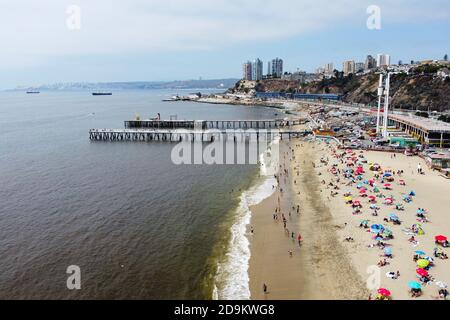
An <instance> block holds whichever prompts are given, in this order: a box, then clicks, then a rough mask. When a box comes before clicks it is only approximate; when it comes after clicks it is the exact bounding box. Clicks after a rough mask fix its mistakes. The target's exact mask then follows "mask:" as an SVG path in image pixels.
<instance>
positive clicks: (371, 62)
mask: <svg viewBox="0 0 450 320" xmlns="http://www.w3.org/2000/svg"><path fill="white" fill-rule="evenodd" d="M376 67H377V60H375V58H374V57H372V56H371V55H370V54H369V55H368V56H367V58H366V63H365V65H364V69H365V70H371V69H374V68H376Z"/></svg>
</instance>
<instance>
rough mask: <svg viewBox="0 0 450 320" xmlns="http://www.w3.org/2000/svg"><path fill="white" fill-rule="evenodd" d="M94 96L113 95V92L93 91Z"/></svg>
mask: <svg viewBox="0 0 450 320" xmlns="http://www.w3.org/2000/svg"><path fill="white" fill-rule="evenodd" d="M92 95H93V96H112V92H92Z"/></svg>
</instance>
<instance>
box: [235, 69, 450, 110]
mask: <svg viewBox="0 0 450 320" xmlns="http://www.w3.org/2000/svg"><path fill="white" fill-rule="evenodd" d="M436 71H437V70H436V68H431V69H430V67H427V68H425V69H424V68H423V67H419V68H417V69H414V70H413V71H412V72H411V73H410V74H408V75H407V74H406V73H399V74H393V75H392V76H391V91H390V92H391V94H390V96H391V106H393V107H395V108H402V109H411V110H416V109H419V110H428V109H429V110H436V111H445V110H450V79H449V78H447V79H446V80H443V79H442V78H441V77H438V76H437V75H436ZM378 80H379V75H378V74H374V73H370V74H366V75H361V76H354V75H350V76H348V77H344V76H343V75H342V73H338V72H336V76H335V77H332V78H331V79H323V80H322V81H317V82H311V83H307V84H302V83H299V82H298V81H285V80H281V79H275V80H274V79H267V80H261V81H257V82H256V83H255V82H254V85H253V87H254V90H255V91H258V92H288V93H293V92H299V93H336V94H342V100H343V101H345V102H354V103H364V104H373V105H376V104H377V101H378V98H377V87H378ZM242 86H243V85H242V81H241V82H238V83H237V84H236V85H235V87H234V89H232V91H233V92H240V91H242V90H241V89H242ZM245 87H246V89H245V92H247V93H248V92H249V91H250V89H249V83H248V81H247V83H246V85H245Z"/></svg>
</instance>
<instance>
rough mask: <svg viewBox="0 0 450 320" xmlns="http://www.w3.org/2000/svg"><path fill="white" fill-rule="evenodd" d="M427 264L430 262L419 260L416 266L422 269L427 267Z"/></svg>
mask: <svg viewBox="0 0 450 320" xmlns="http://www.w3.org/2000/svg"><path fill="white" fill-rule="evenodd" d="M429 264H430V261H428V260H425V259H420V260H418V261H417V266H418V267H419V268H422V269H423V268H426V267H428V265H429Z"/></svg>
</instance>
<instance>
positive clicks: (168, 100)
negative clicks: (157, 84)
mask: <svg viewBox="0 0 450 320" xmlns="http://www.w3.org/2000/svg"><path fill="white" fill-rule="evenodd" d="M180 100H181V97H180V96H179V95H176V96H172V97H171V98H169V99H164V100H163V102H172V101H180Z"/></svg>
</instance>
